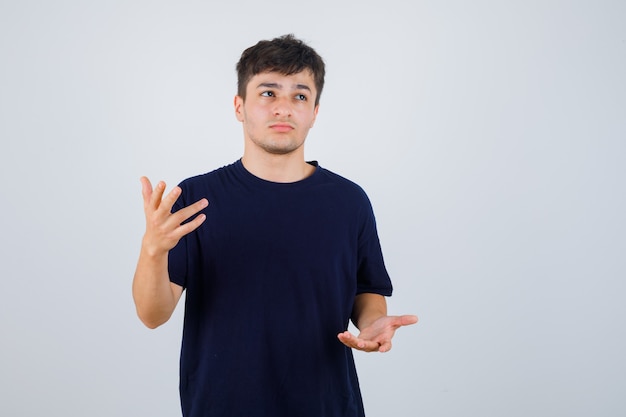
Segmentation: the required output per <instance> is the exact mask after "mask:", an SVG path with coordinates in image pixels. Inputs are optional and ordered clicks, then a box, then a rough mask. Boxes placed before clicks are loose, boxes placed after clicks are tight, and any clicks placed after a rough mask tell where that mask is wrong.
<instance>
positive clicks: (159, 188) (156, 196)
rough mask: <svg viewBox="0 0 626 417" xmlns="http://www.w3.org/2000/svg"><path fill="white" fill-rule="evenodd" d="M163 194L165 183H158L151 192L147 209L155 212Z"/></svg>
mask: <svg viewBox="0 0 626 417" xmlns="http://www.w3.org/2000/svg"><path fill="white" fill-rule="evenodd" d="M164 192H165V183H164V182H163V181H159V182H158V183H157V185H156V186H155V187H154V190H153V191H152V195H151V196H150V201H149V203H148V207H149V208H150V209H152V210H157V209H158V208H159V207H160V206H161V200H162V199H163V193H164Z"/></svg>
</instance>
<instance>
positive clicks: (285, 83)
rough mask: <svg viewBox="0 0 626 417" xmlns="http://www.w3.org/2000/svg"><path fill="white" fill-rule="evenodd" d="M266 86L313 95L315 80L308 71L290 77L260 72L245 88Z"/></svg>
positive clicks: (270, 72) (271, 72)
mask: <svg viewBox="0 0 626 417" xmlns="http://www.w3.org/2000/svg"><path fill="white" fill-rule="evenodd" d="M268 85H272V87H273V88H277V89H285V90H310V91H311V92H312V93H315V80H314V79H313V73H311V71H309V70H304V71H300V72H297V73H295V74H290V75H285V74H282V73H280V72H276V71H268V72H262V73H259V74H256V75H254V76H253V77H252V78H250V81H248V87H247V88H248V89H257V88H267V86H268Z"/></svg>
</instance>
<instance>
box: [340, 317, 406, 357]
mask: <svg viewBox="0 0 626 417" xmlns="http://www.w3.org/2000/svg"><path fill="white" fill-rule="evenodd" d="M415 323H417V316H413V315H405V316H383V317H380V318H379V319H377V320H375V321H374V322H372V323H371V324H370V325H368V326H367V327H364V328H363V329H361V332H360V333H359V335H358V336H355V335H353V334H352V333H350V332H349V331H345V332H343V333H339V335H337V337H338V338H339V340H341V342H342V343H343V344H344V345H346V346H348V347H351V348H353V349H357V350H362V351H364V352H388V351H389V350H391V339H392V338H393V335H394V334H395V332H396V330H397V329H399V328H400V327H402V326H408V325H411V324H415Z"/></svg>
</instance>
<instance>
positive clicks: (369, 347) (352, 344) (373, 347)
mask: <svg viewBox="0 0 626 417" xmlns="http://www.w3.org/2000/svg"><path fill="white" fill-rule="evenodd" d="M337 337H338V338H339V340H340V341H341V342H342V343H343V344H344V345H346V346H348V347H349V348H352V349H356V350H361V351H363V352H377V351H378V349H379V348H380V346H381V345H380V343H378V342H373V341H370V340H363V339H359V338H358V337H356V336H354V335H353V334H352V333H350V332H348V331H345V332H343V333H339V334H338V335H337Z"/></svg>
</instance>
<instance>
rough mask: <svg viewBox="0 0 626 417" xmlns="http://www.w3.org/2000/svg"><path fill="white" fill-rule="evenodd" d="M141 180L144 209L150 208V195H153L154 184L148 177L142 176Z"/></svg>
mask: <svg viewBox="0 0 626 417" xmlns="http://www.w3.org/2000/svg"><path fill="white" fill-rule="evenodd" d="M139 181H140V182H141V195H142V196H143V207H144V209H146V208H148V203H149V202H150V197H151V196H152V184H151V183H150V180H149V179H148V177H141V178H140V179H139Z"/></svg>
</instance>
